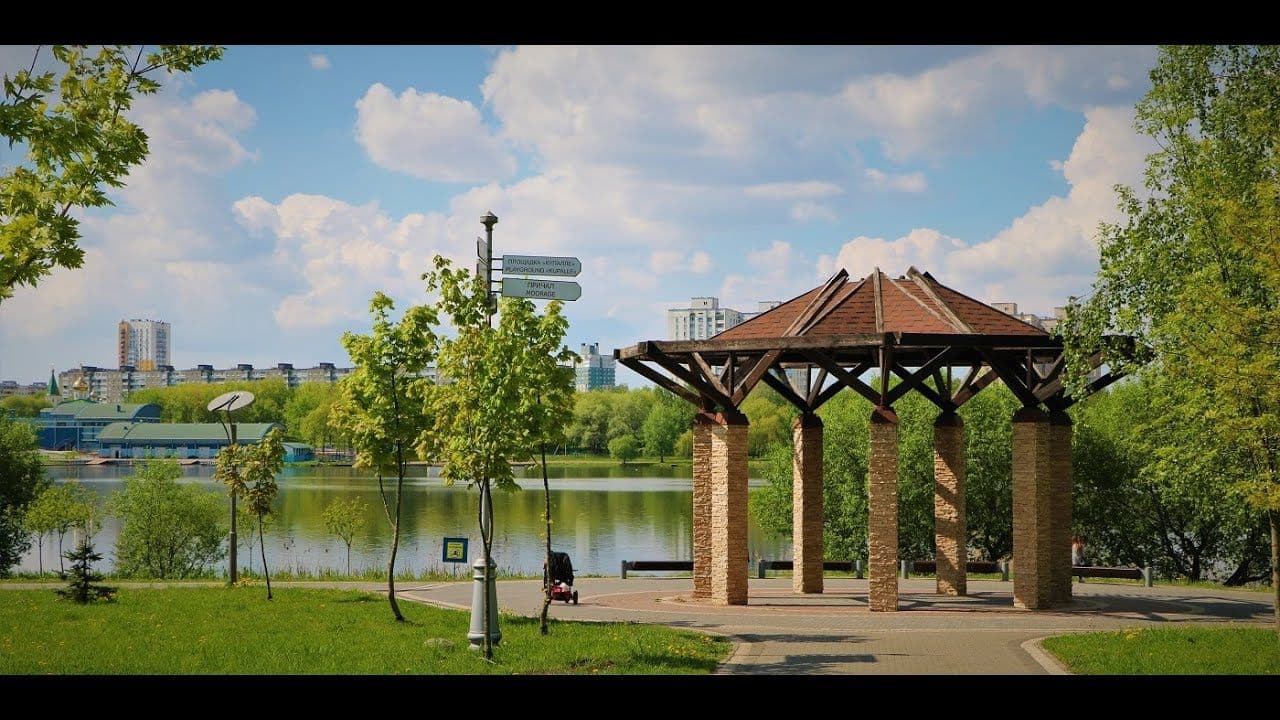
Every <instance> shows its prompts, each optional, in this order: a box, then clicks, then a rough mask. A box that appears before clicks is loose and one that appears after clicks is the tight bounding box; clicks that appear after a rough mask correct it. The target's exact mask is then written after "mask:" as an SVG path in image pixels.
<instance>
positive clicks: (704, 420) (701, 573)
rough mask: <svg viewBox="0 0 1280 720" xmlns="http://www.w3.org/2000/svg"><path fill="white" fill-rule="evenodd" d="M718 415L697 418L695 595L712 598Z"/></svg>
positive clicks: (700, 415) (697, 415) (695, 434)
mask: <svg viewBox="0 0 1280 720" xmlns="http://www.w3.org/2000/svg"><path fill="white" fill-rule="evenodd" d="M715 422H716V421H715V416H714V415H711V414H708V413H703V412H700V413H697V414H695V415H694V416H693V596H694V597H695V598H701V599H705V598H710V597H711V428H712V427H713V426H714V425H715Z"/></svg>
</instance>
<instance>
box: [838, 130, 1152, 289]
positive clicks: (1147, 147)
mask: <svg viewBox="0 0 1280 720" xmlns="http://www.w3.org/2000/svg"><path fill="white" fill-rule="evenodd" d="M1132 118H1133V114H1132V110H1130V109H1128V108H1116V107H1107V108H1091V109H1089V110H1088V111H1086V113H1085V119H1086V122H1085V127H1084V129H1083V131H1082V132H1081V133H1080V136H1079V137H1078V138H1076V142H1075V145H1074V146H1073V147H1072V149H1071V154H1070V157H1068V158H1067V160H1066V161H1065V162H1062V163H1061V164H1060V168H1061V170H1062V172H1063V175H1064V177H1065V178H1066V180H1067V182H1068V183H1069V184H1070V186H1071V189H1070V191H1069V192H1068V193H1067V194H1066V195H1065V196H1055V197H1051V198H1049V199H1048V200H1046V201H1045V202H1043V203H1041V204H1039V205H1037V206H1035V207H1033V208H1031V209H1030V210H1028V211H1027V212H1026V213H1025V214H1023V215H1022V216H1020V217H1018V218H1016V219H1015V220H1013V222H1012V223H1010V225H1009V226H1008V227H1007V228H1005V229H1004V230H1002V231H1000V232H999V233H997V234H996V235H995V236H994V237H991V238H989V239H987V240H984V241H982V242H977V243H973V244H969V243H966V242H964V241H962V240H960V239H958V238H954V237H949V236H947V235H945V234H943V233H941V232H939V231H937V230H934V229H931V228H917V229H915V230H912V231H911V232H910V233H908V234H907V235H905V236H903V237H899V238H895V239H892V240H886V239H884V238H872V237H865V236H860V237H856V238H854V239H853V240H850V241H848V242H846V243H845V244H844V245H843V246H842V247H841V248H840V251H839V253H838V254H837V256H836V257H834V258H832V257H830V256H825V255H824V256H822V257H820V258H819V260H818V264H817V267H818V270H819V273H820V274H828V273H830V272H833V271H834V270H835V269H836V268H838V267H844V268H846V269H848V270H849V273H850V274H851V275H854V276H862V275H865V274H866V273H868V272H870V270H871V268H873V267H876V266H879V267H880V269H881V270H883V271H885V272H886V273H892V274H898V273H901V272H903V271H904V270H906V269H907V267H909V266H911V265H915V266H916V267H918V268H919V269H921V270H928V271H931V272H932V273H933V274H934V276H935V277H937V278H938V280H939V281H940V282H942V283H943V284H946V285H950V286H952V287H955V288H956V289H957V290H960V291H962V292H967V293H969V294H972V295H974V296H975V297H978V298H979V299H982V300H984V301H987V302H999V301H1013V302H1017V303H1018V304H1019V305H1020V306H1021V307H1022V308H1024V309H1025V310H1026V311H1029V312H1037V313H1040V314H1048V313H1049V312H1050V311H1051V309H1052V308H1053V307H1055V306H1058V305H1062V304H1064V303H1065V302H1066V300H1067V297H1068V295H1070V294H1073V293H1076V294H1078V293H1079V292H1081V291H1082V290H1083V289H1085V288H1086V287H1088V285H1089V283H1090V282H1091V281H1092V279H1093V277H1094V274H1095V273H1096V271H1097V265H1098V249H1097V227H1098V224H1099V223H1100V222H1105V221H1115V220H1118V219H1119V218H1120V212H1119V210H1118V209H1117V207H1116V198H1115V192H1114V189H1113V188H1114V186H1115V185H1116V184H1119V183H1123V184H1128V185H1131V186H1137V185H1140V181H1141V179H1142V168H1143V162H1144V159H1145V157H1146V155H1147V154H1148V153H1150V152H1151V151H1152V150H1154V149H1155V147H1154V145H1153V144H1152V143H1151V141H1150V140H1148V139H1146V138H1144V137H1141V136H1139V135H1137V134H1136V133H1135V132H1134V130H1133V127H1132Z"/></svg>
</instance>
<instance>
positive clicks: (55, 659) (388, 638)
mask: <svg viewBox="0 0 1280 720" xmlns="http://www.w3.org/2000/svg"><path fill="white" fill-rule="evenodd" d="M400 608H401V610H402V612H403V613H404V615H405V617H406V619H407V620H408V622H405V623H397V622H395V621H394V620H393V619H392V618H391V611H390V609H389V608H388V607H387V602H386V598H384V597H382V596H380V595H374V594H372V593H363V592H356V591H342V590H311V589H301V588H279V589H277V590H276V591H275V599H274V600H271V601H267V599H266V598H265V591H264V589H263V588H262V587H261V586H250V587H239V588H172V589H164V590H132V589H123V590H120V592H119V594H118V600H117V601H116V602H113V603H99V604H93V605H75V604H72V603H70V602H67V601H64V600H60V599H59V598H57V597H56V596H55V595H54V594H53V593H52V592H51V591H49V590H13V591H5V592H0V674H44V673H54V674H101V673H112V674H223V673H245V674H259V675H260V674H315V673H326V674H327V673H334V674H475V673H480V674H484V673H496V674H508V673H516V674H521V673H556V674H564V673H575V674H592V673H612V674H633V673H635V674H700V673H707V672H710V671H711V670H712V669H714V668H715V666H716V665H717V664H718V663H719V661H720V660H721V659H722V658H724V657H725V656H726V655H727V654H728V652H729V647H730V646H729V643H728V642H727V641H725V640H722V639H719V638H713V637H709V636H705V635H699V634H696V633H692V632H687V631H681V630H673V629H670V628H665V627H658V626H652V625H633V624H624V623H575V622H557V621H554V620H553V621H552V627H551V634H550V635H549V636H548V637H542V636H540V635H539V634H538V623H537V620H535V619H531V618H521V617H515V616H509V615H503V616H502V619H501V629H502V644H501V645H500V646H499V647H497V648H496V649H495V651H494V661H495V662H494V663H492V664H491V663H488V662H485V661H484V660H483V658H482V657H481V654H480V653H477V652H474V651H472V650H470V649H469V648H468V646H467V628H468V625H469V616H468V613H466V612H464V611H460V610H445V609H442V608H435V607H429V606H426V605H420V604H418V603H413V602H404V601H401V603H400Z"/></svg>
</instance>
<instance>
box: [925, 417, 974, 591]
mask: <svg viewBox="0 0 1280 720" xmlns="http://www.w3.org/2000/svg"><path fill="white" fill-rule="evenodd" d="M933 522H934V526H933V537H934V545H935V546H936V548H937V553H936V554H935V556H934V557H935V560H936V561H937V564H938V594H939V595H965V594H967V577H968V576H967V568H966V566H965V564H966V563H967V562H968V560H969V552H968V536H969V525H968V520H967V518H966V517H965V510H964V422H963V421H962V420H961V419H960V416H959V415H957V414H955V413H954V412H944V413H942V414H941V415H939V416H938V419H937V421H936V422H934V423H933Z"/></svg>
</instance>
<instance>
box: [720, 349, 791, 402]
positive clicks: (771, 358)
mask: <svg viewBox="0 0 1280 720" xmlns="http://www.w3.org/2000/svg"><path fill="white" fill-rule="evenodd" d="M781 354H782V351H781V350H770V351H769V352H767V353H765V354H764V355H762V356H761V357H760V358H759V359H757V360H756V362H755V365H753V366H751V369H749V370H748V369H747V368H746V367H745V366H744V367H743V370H744V371H745V372H744V373H743V377H742V379H741V380H739V381H738V385H737V387H735V388H734V389H733V396H732V400H733V404H734V406H735V407H737V405H738V403H740V402H742V401H743V400H744V399H746V397H747V394H748V393H750V392H751V390H752V388H754V387H755V386H756V383H758V382H760V378H762V377H764V374H765V373H767V372H768V371H769V367H770V366H771V365H773V363H774V362H776V361H777V359H778V356H779V355H781Z"/></svg>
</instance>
